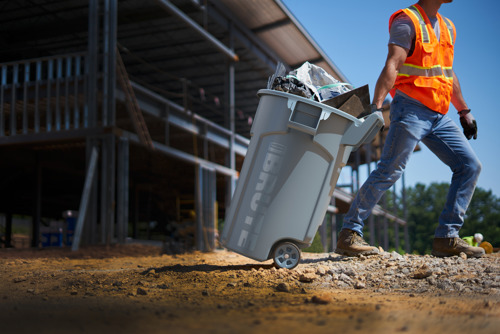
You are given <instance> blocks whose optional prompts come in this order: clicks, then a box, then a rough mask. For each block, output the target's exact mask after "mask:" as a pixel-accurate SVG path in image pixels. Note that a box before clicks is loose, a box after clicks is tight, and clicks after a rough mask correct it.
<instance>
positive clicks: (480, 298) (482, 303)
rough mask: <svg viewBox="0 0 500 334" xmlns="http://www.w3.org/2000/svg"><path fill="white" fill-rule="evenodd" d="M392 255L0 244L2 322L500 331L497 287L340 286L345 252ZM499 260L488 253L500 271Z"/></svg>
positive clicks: (41, 328)
mask: <svg viewBox="0 0 500 334" xmlns="http://www.w3.org/2000/svg"><path fill="white" fill-rule="evenodd" d="M370 258H371V257H370ZM387 258H388V257H386V258H385V259H386V260H384V258H379V259H377V258H374V259H359V260H358V259H355V260H346V259H343V258H342V257H339V256H338V255H336V254H334V253H328V254H308V253H304V254H303V263H301V264H299V266H298V267H297V268H295V269H294V270H285V269H276V268H274V267H273V265H272V263H271V262H270V261H268V262H264V263H260V262H256V261H253V260H250V259H248V258H246V257H243V256H240V255H237V254H235V253H232V252H228V251H224V250H219V251H216V252H212V253H190V254H185V255H164V254H163V255H162V254H161V249H160V248H158V247H152V246H146V245H139V244H131V245H122V246H112V247H92V248H84V249H81V250H80V251H78V252H71V251H70V250H69V249H43V250H15V249H0V282H1V283H0V332H1V333H139V332H140V333H287V334H289V333H350V332H354V333H371V334H377V333H399V332H403V333H431V334H432V333H439V334H442V333H473V332H476V333H495V334H496V333H499V331H500V293H498V289H489V290H481V291H479V290H474V289H472V290H467V289H465V290H462V291H461V292H454V291H452V292H449V291H447V290H433V289H420V290H418V289H416V290H411V289H402V288H398V286H399V285H398V286H394V287H391V285H390V283H384V282H383V280H380V279H377V282H379V283H377V284H376V285H375V284H372V283H373V282H370V277H372V276H368V277H364V278H363V279H362V280H360V281H359V282H361V283H359V282H358V283H356V284H354V285H352V286H345V287H339V286H338V285H335V284H333V283H332V282H333V281H332V277H334V276H332V275H329V274H328V266H329V264H330V263H334V262H335V263H336V264H339V265H342V266H344V267H346V270H347V269H349V268H348V267H349V266H353V265H356V264H357V263H358V262H355V261H365V262H366V261H375V262H373V263H374V264H375V265H376V267H378V265H377V263H379V264H380V270H383V269H386V268H388V267H390V266H392V264H391V265H389V262H387V261H389V260H390V259H389V260H387ZM417 260H422V261H425V257H422V259H420V258H417ZM458 260H460V259H457V261H458ZM499 260H500V257H498V256H496V255H495V254H492V255H488V256H487V258H486V259H484V260H483V259H481V261H487V263H488V268H489V269H488V272H489V273H492V274H491V275H497V276H496V277H497V279H500V278H499V277H498V275H499V271H498V270H497V269H498V268H499V267H500V263H499ZM350 261H351V262H350ZM376 261H378V262H376ZM450 261H451V260H450ZM479 263H481V262H479ZM325 269H326V270H325ZM495 273H496V274H495ZM334 275H335V274H334ZM381 275H382V276H380V277H382V278H383V277H384V276H383V274H382V273H381ZM396 275H397V274H396ZM414 276H416V275H414ZM373 277H375V276H373ZM410 279H411V278H408V280H410ZM469 280H470V281H471V282H474V279H473V278H471V279H469ZM492 280H493V281H495V277H493V278H492ZM463 281H464V282H465V281H466V280H463ZM476 283H478V284H480V283H481V282H477V280H476ZM381 286H382V287H383V288H380V287H381ZM478 291H479V292H478ZM492 291H493V293H492Z"/></svg>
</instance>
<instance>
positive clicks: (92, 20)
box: [84, 0, 99, 128]
mask: <svg viewBox="0 0 500 334" xmlns="http://www.w3.org/2000/svg"><path fill="white" fill-rule="evenodd" d="M98 42H99V1H98V0H90V1H89V34H88V46H87V49H88V57H87V66H86V74H87V76H88V80H87V87H86V91H87V102H88V103H87V105H88V110H87V112H88V114H87V115H84V125H85V127H86V125H88V127H90V128H93V127H95V126H96V125H97V109H98V108H97V88H98V87H97V83H98V77H97V71H98V57H97V56H98V52H99V48H98Z"/></svg>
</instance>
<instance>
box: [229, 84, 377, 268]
mask: <svg viewBox="0 0 500 334" xmlns="http://www.w3.org/2000/svg"><path fill="white" fill-rule="evenodd" d="M258 96H259V97H260V101H259V106H258V108H257V112H256V115H255V120H254V123H253V125H252V130H251V136H252V138H251V140H250V145H249V148H248V151H247V155H246V157H245V161H244V163H243V166H242V170H241V173H240V177H239V180H238V184H237V186H236V190H235V193H234V194H233V197H232V200H231V204H230V207H229V210H228V212H227V215H226V222H225V224H224V229H223V232H222V236H221V242H222V244H223V245H224V246H225V247H226V248H228V249H230V250H232V251H234V252H236V253H239V254H242V255H244V256H247V257H249V258H252V259H254V260H257V261H265V260H268V259H271V258H273V259H274V262H275V263H276V265H277V266H278V267H282V268H289V269H291V268H294V267H295V266H296V265H297V264H298V263H299V261H300V248H304V247H307V246H309V245H310V244H311V243H312V240H313V238H314V236H315V234H316V232H317V230H318V227H319V225H321V223H322V221H323V218H324V216H325V213H326V211H327V208H328V205H329V202H330V199H331V196H332V195H333V191H334V189H335V185H336V183H337V179H338V177H339V174H340V171H341V169H342V167H343V166H345V164H346V163H347V159H348V158H349V155H350V154H351V152H352V151H353V150H355V149H357V148H358V147H359V146H360V145H362V144H364V143H368V142H370V141H372V140H373V138H374V136H375V135H376V134H377V132H378V131H379V130H380V128H381V127H382V126H383V125H384V121H383V119H382V117H381V116H380V115H378V114H371V115H369V116H368V117H366V118H364V119H357V118H355V117H353V116H351V115H349V114H347V113H344V112H342V111H340V110H338V109H335V108H333V107H330V106H327V105H325V104H322V103H319V102H315V101H312V100H308V99H305V98H302V97H299V96H297V95H292V94H288V93H284V92H280V91H275V90H268V89H262V90H260V91H259V92H258Z"/></svg>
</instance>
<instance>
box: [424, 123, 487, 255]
mask: <svg viewBox="0 0 500 334" xmlns="http://www.w3.org/2000/svg"><path fill="white" fill-rule="evenodd" d="M422 142H423V143H424V144H425V145H426V146H427V147H428V148H429V149H430V150H431V151H432V152H433V153H434V154H435V155H436V156H437V157H439V159H441V161H443V162H444V163H445V164H446V165H448V166H449V167H450V169H451V170H452V172H453V176H452V179H451V184H450V189H449V191H448V195H447V197H446V204H445V207H444V209H443V211H442V212H441V215H440V216H439V225H438V227H437V228H436V231H435V235H434V237H435V239H434V244H433V254H434V255H437V256H448V255H458V254H460V252H464V253H466V254H467V255H468V256H473V257H477V256H481V255H482V254H484V252H483V251H482V248H480V247H472V246H469V245H468V244H466V243H464V242H461V239H460V237H459V230H460V228H461V227H462V225H463V224H464V216H465V212H466V211H467V208H468V206H469V203H470V200H471V198H472V195H473V194H474V190H475V188H476V183H477V180H478V178H479V174H480V172H481V162H480V161H479V159H478V158H477V156H476V154H475V153H474V150H473V149H472V147H471V145H470V143H469V141H468V140H467V139H466V138H465V136H464V135H463V133H462V131H461V130H460V128H459V127H458V126H457V125H456V124H455V123H454V122H453V121H452V120H451V119H450V118H449V117H447V116H441V119H440V121H439V122H437V125H436V126H435V128H434V131H433V133H432V134H431V135H429V136H427V137H426V138H425V139H423V140H422ZM459 239H460V240H459Z"/></svg>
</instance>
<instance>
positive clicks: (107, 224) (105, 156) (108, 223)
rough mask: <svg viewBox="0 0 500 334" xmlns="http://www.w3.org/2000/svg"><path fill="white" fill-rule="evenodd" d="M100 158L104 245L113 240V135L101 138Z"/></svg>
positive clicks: (114, 164)
mask: <svg viewBox="0 0 500 334" xmlns="http://www.w3.org/2000/svg"><path fill="white" fill-rule="evenodd" d="M101 151H102V159H101V219H100V220H101V242H102V243H105V244H106V245H109V244H111V243H112V242H113V241H114V232H115V231H114V227H115V226H114V222H115V166H116V153H115V136H114V135H113V134H111V135H107V136H105V137H104V138H103V139H102V147H101Z"/></svg>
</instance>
